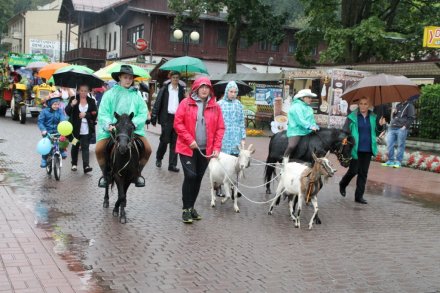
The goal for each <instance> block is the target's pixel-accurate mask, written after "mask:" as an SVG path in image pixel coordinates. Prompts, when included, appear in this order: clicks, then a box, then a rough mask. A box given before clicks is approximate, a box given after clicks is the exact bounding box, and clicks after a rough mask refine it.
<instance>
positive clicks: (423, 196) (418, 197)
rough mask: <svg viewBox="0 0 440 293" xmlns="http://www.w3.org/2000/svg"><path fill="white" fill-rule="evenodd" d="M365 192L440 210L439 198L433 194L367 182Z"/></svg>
mask: <svg viewBox="0 0 440 293" xmlns="http://www.w3.org/2000/svg"><path fill="white" fill-rule="evenodd" d="M366 191H367V192H368V193H371V194H379V195H384V196H387V197H392V198H404V199H407V200H410V201H415V202H418V203H421V204H422V205H423V206H425V207H429V208H434V209H440V196H439V195H438V194H434V193H418V192H415V191H413V190H410V189H407V188H403V187H400V186H395V185H389V184H385V183H379V182H373V181H369V182H368V183H367V188H366Z"/></svg>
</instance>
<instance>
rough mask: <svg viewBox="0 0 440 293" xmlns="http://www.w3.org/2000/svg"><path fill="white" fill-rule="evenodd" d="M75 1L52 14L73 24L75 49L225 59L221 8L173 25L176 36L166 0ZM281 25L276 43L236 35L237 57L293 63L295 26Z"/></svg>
mask: <svg viewBox="0 0 440 293" xmlns="http://www.w3.org/2000/svg"><path fill="white" fill-rule="evenodd" d="M81 2H83V0H63V5H62V9H61V11H60V15H59V18H58V21H60V22H65V23H69V22H70V23H71V24H77V25H78V26H79V35H80V36H79V40H80V42H79V43H78V48H79V49H80V48H86V49H88V50H105V58H104V59H124V60H125V59H133V60H134V59H136V58H137V57H139V56H141V57H142V58H141V60H145V62H146V63H151V64H155V63H157V62H159V60H161V59H162V58H172V57H178V56H182V55H190V56H193V57H198V58H201V59H203V60H210V61H221V62H226V61H227V46H226V45H227V32H228V26H227V23H226V21H225V17H226V14H225V13H220V14H215V15H213V14H205V15H201V16H200V19H199V21H198V22H197V23H186V24H185V25H183V27H181V28H179V29H180V30H181V31H182V32H183V37H182V38H181V39H176V38H175V37H174V34H173V32H174V30H175V27H174V17H175V14H174V13H173V12H172V11H170V10H169V9H168V6H167V1H166V0H131V1H123V0H120V1H116V0H114V1H110V2H111V3H110V2H109V3H107V4H108V5H107V6H99V5H98V4H96V5H95V6H94V8H93V9H89V10H87V11H86V10H85V9H83V7H82V6H81V5H80V3H81ZM117 28H118V29H117ZM284 31H285V38H284V41H283V42H282V43H281V44H280V45H275V44H271V43H270V42H268V41H264V40H263V41H261V42H257V43H254V44H247V42H246V40H245V39H244V38H242V39H241V40H240V42H239V47H238V50H237V63H246V64H248V65H249V66H250V67H252V66H253V65H254V67H255V70H259V71H264V70H265V69H266V70H267V69H268V68H269V66H268V65H269V63H270V66H271V68H275V69H277V72H279V71H280V67H297V66H299V64H298V62H297V61H296V59H295V57H294V54H295V51H296V39H295V33H296V30H295V29H293V28H284ZM192 32H197V33H198V36H199V38H198V39H197V40H192V39H191V38H190V34H191V33H192ZM138 39H144V40H145V41H146V42H147V43H148V48H146V49H145V50H143V51H139V50H138V49H137V48H136V41H137V40H138ZM115 45H116V46H115ZM319 49H321V48H317V49H316V50H315V53H316V54H315V56H316V59H318V58H319V55H318V54H319V53H318V52H319ZM89 52H90V51H89ZM101 54H102V53H101ZM102 56H104V54H102ZM77 57H78V58H79V59H76V60H73V59H69V58H70V57H69V53H68V54H66V61H71V62H74V61H80V60H81V58H82V57H83V58H84V60H86V59H87V58H88V57H87V56H77ZM104 59H103V60H102V61H101V62H104V61H105V60H104ZM137 59H138V60H139V58H137Z"/></svg>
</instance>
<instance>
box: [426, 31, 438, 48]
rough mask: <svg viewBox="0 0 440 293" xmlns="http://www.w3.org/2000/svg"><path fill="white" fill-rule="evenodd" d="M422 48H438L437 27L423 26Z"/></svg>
mask: <svg viewBox="0 0 440 293" xmlns="http://www.w3.org/2000/svg"><path fill="white" fill-rule="evenodd" d="M423 47H426V48H440V27H439V26H425V29H424V31H423Z"/></svg>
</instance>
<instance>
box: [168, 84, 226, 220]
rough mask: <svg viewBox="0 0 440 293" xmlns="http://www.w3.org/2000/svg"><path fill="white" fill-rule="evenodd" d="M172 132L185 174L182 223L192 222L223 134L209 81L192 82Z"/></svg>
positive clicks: (220, 117) (176, 116)
mask: <svg viewBox="0 0 440 293" xmlns="http://www.w3.org/2000/svg"><path fill="white" fill-rule="evenodd" d="M174 129H175V130H176V133H177V142H176V153H178V154H180V162H181V163H182V169H183V173H184V180H183V185H182V201H183V214H182V220H183V222H184V223H192V221H193V220H201V219H202V217H201V216H200V215H199V214H198V213H197V211H196V210H195V209H194V204H195V202H196V199H197V196H198V194H199V190H200V184H201V183H202V179H203V175H204V174H205V171H206V168H207V167H208V163H209V159H208V158H211V157H217V156H218V154H219V152H220V150H221V147H222V139H223V134H224V133H225V125H224V122H223V116H222V111H221V109H220V106H219V105H218V104H217V102H216V101H215V96H214V90H213V88H212V85H211V81H210V80H209V78H207V77H199V78H197V79H196V80H195V81H194V83H193V86H192V88H191V93H190V94H189V96H188V97H187V98H185V99H183V100H182V102H180V104H179V107H178V108H177V112H176V114H175V116H174Z"/></svg>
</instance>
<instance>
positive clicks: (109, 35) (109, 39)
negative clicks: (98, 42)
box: [108, 33, 112, 51]
mask: <svg viewBox="0 0 440 293" xmlns="http://www.w3.org/2000/svg"><path fill="white" fill-rule="evenodd" d="M108 50H109V51H111V50H112V33H108Z"/></svg>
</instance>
